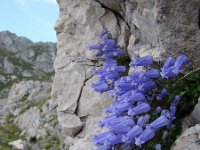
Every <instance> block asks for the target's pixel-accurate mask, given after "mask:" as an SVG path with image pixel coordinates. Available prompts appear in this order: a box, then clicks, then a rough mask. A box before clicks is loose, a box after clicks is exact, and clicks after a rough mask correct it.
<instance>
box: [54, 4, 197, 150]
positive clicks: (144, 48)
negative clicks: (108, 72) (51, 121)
mask: <svg viewBox="0 0 200 150" xmlns="http://www.w3.org/2000/svg"><path fill="white" fill-rule="evenodd" d="M57 2H58V5H59V7H60V16H59V18H58V20H57V22H56V25H55V30H56V32H57V39H58V51H57V57H56V60H55V62H54V68H55V78H54V81H53V89H52V97H53V98H54V99H55V100H56V101H57V102H58V109H57V112H58V122H59V125H60V127H61V131H60V134H61V139H62V143H64V147H63V149H70V150H81V149H83V148H84V149H87V150H89V149H94V148H93V145H92V143H91V135H93V134H95V133H96V132H98V130H99V129H98V128H97V122H98V120H99V119H100V118H102V117H103V116H104V114H103V111H102V110H103V108H104V107H105V106H106V105H108V104H109V103H111V100H110V99H109V97H108V95H106V94H103V95H99V94H97V93H94V92H92V90H91V89H90V86H91V83H92V82H93V81H94V80H95V77H93V75H92V70H93V69H94V68H96V67H98V66H99V63H100V62H98V61H96V58H95V56H94V53H93V52H90V51H88V50H87V47H88V45H90V44H91V43H95V42H96V41H97V40H98V39H97V37H98V33H99V32H100V31H101V30H102V29H103V28H107V29H108V30H109V31H110V32H111V34H112V36H113V38H114V39H116V40H117V41H118V43H119V44H120V46H122V47H124V48H125V49H127V52H128V54H129V56H130V58H135V57H137V56H144V55H147V54H151V55H153V56H154V58H155V59H156V60H162V58H163V56H165V55H169V54H173V55H176V54H180V53H185V54H186V55H188V56H189V58H190V60H192V64H193V66H194V67H196V66H198V65H199V64H200V57H199V55H200V50H199V49H200V30H199V25H198V22H199V20H198V19H199V18H198V16H199V7H200V1H199V0H190V1H188V0H175V1H170V0H127V1H126V2H125V3H122V1H121V2H120V1H119V0H84V1H83V0H57Z"/></svg>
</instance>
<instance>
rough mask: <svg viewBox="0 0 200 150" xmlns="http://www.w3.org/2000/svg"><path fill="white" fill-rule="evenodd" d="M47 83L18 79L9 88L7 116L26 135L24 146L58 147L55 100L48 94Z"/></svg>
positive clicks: (38, 147) (48, 84)
mask: <svg viewBox="0 0 200 150" xmlns="http://www.w3.org/2000/svg"><path fill="white" fill-rule="evenodd" d="M50 92H51V83H48V82H40V81H31V80H30V81H22V82H20V83H18V84H15V85H13V87H12V88H11V90H10V92H9V96H8V102H7V105H6V106H4V107H5V108H4V109H6V111H5V112H6V114H5V115H7V116H12V117H11V119H12V121H13V123H14V124H15V125H17V126H18V127H19V128H20V129H21V135H23V136H25V137H26V140H25V141H24V143H25V144H24V145H25V146H26V147H27V148H25V149H34V150H37V149H38V150H39V149H41V148H43V147H46V146H47V145H48V144H49V143H51V144H50V145H49V146H50V147H51V148H54V149H59V147H60V142H59V141H60V140H59V138H58V132H57V131H58V130H59V127H58V122H57V111H56V107H57V103H56V102H55V101H54V100H53V99H51V98H50Z"/></svg>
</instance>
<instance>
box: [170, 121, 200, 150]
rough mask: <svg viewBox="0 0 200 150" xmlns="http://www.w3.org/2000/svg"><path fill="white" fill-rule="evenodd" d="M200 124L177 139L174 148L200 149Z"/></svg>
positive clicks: (178, 149)
mask: <svg viewBox="0 0 200 150" xmlns="http://www.w3.org/2000/svg"><path fill="white" fill-rule="evenodd" d="M199 142H200V125H199V124H197V125H195V126H194V127H191V128H189V129H187V130H186V131H185V132H183V133H182V134H181V136H180V137H178V139H177V140H176V141H175V144H174V146H172V150H199V149H200V145H199Z"/></svg>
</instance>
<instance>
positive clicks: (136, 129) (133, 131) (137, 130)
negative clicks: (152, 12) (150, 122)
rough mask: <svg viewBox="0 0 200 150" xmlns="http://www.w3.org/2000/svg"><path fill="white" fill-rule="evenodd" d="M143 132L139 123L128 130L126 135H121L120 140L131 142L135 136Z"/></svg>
mask: <svg viewBox="0 0 200 150" xmlns="http://www.w3.org/2000/svg"><path fill="white" fill-rule="evenodd" d="M142 132H143V128H142V127H141V126H139V125H136V126H134V127H133V128H132V129H131V130H129V131H128V133H127V134H126V135H124V136H123V137H122V141H123V142H125V143H131V142H134V141H135V138H136V137H137V136H139V135H140V134H141V133H142Z"/></svg>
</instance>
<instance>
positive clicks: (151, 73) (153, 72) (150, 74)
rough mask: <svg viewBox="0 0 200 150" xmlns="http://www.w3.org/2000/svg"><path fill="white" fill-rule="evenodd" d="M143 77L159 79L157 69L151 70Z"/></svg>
mask: <svg viewBox="0 0 200 150" xmlns="http://www.w3.org/2000/svg"><path fill="white" fill-rule="evenodd" d="M145 76H147V77H148V78H160V71H159V70H158V69H151V70H149V71H146V72H145Z"/></svg>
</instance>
